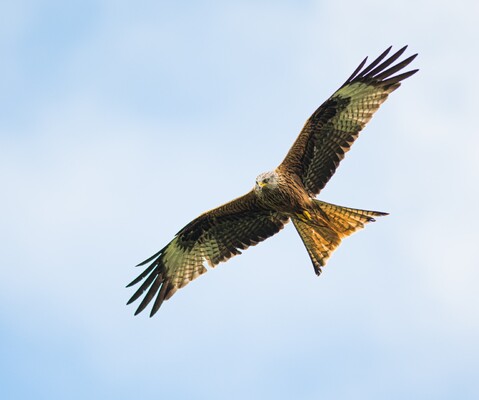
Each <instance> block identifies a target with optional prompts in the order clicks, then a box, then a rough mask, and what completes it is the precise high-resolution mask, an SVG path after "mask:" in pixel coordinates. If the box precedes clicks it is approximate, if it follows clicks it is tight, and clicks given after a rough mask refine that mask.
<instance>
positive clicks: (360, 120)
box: [279, 46, 417, 196]
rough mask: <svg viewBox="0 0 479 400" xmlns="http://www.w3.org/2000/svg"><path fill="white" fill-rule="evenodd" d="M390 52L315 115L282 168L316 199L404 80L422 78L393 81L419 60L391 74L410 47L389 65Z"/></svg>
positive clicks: (357, 75)
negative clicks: (296, 178) (297, 178)
mask: <svg viewBox="0 0 479 400" xmlns="http://www.w3.org/2000/svg"><path fill="white" fill-rule="evenodd" d="M390 49H391V48H388V49H387V50H386V51H385V52H383V53H382V54H381V55H380V56H379V57H378V58H377V59H376V60H374V61H373V62H372V63H371V64H370V65H369V66H367V67H366V68H365V69H364V70H362V68H363V66H364V65H365V63H366V60H364V61H363V62H362V63H361V64H360V65H359V67H358V68H357V69H356V70H355V71H354V73H353V74H352V75H351V76H350V77H349V79H348V80H347V81H346V82H345V83H344V84H343V85H342V86H341V87H340V88H339V89H338V90H337V91H336V92H335V93H334V94H333V95H332V96H331V97H330V98H329V99H328V100H326V102H324V103H323V104H322V105H321V106H320V107H319V108H318V109H317V110H316V111H315V112H314V113H313V115H312V116H311V117H310V118H309V119H308V120H307V121H306V124H305V125H304V127H303V129H302V130H301V132H300V134H299V136H298V138H297V139H296V141H295V143H294V144H293V146H292V147H291V149H290V151H289V152H288V154H287V155H286V158H285V159H284V161H283V162H282V164H281V165H280V167H279V168H280V169H283V170H285V171H288V172H289V173H293V174H297V175H299V176H300V177H301V179H302V182H303V185H304V187H305V188H306V190H307V191H308V193H309V194H310V195H311V196H314V195H317V194H318V193H319V192H320V191H321V190H322V189H323V188H324V186H325V185H326V183H327V182H328V181H329V179H330V178H331V177H332V176H333V174H334V172H335V171H336V169H337V167H338V166H339V163H340V162H341V160H342V159H343V158H344V155H345V153H346V152H347V151H349V149H350V148H351V145H352V144H353V143H354V141H355V140H356V139H357V138H358V136H359V133H360V132H361V130H362V129H363V128H364V126H365V125H366V124H367V123H368V122H369V120H370V119H371V118H372V116H373V114H374V113H375V112H376V111H377V110H378V108H379V106H380V105H381V104H382V103H383V102H384V101H385V100H386V99H387V97H388V95H389V94H390V93H391V92H393V91H394V90H396V89H397V88H398V87H399V86H400V84H401V81H402V80H404V79H406V78H408V77H410V76H411V75H413V74H414V73H416V72H417V70H412V71H408V72H405V73H402V74H400V75H396V76H392V75H394V74H395V73H396V72H399V71H400V70H402V69H403V68H405V67H406V66H407V65H409V63H411V61H412V60H413V59H414V58H415V57H416V54H415V55H413V56H411V57H408V58H407V59H405V60H404V61H402V62H400V63H398V64H396V65H393V66H392V67H391V68H389V69H387V68H388V67H389V66H390V65H391V64H393V63H394V62H395V61H396V60H397V59H398V58H399V57H400V56H401V55H402V54H403V53H404V51H405V50H406V46H405V47H403V48H402V49H400V50H399V51H398V52H396V53H395V54H393V55H392V56H391V57H389V58H387V59H386V60H385V61H383V59H384V58H385V57H386V56H387V54H388V53H389V51H390ZM381 61H382V62H381Z"/></svg>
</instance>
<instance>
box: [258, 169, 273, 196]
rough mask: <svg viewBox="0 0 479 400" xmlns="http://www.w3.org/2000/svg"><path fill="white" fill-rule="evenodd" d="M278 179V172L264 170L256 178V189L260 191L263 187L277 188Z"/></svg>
mask: <svg viewBox="0 0 479 400" xmlns="http://www.w3.org/2000/svg"><path fill="white" fill-rule="evenodd" d="M278 180H279V178H278V174H277V173H276V172H275V171H269V172H263V173H262V174H259V175H258V177H257V178H256V184H255V186H254V190H256V191H257V192H260V191H261V190H263V189H276V188H277V187H278Z"/></svg>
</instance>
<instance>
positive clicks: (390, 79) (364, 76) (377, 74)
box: [343, 45, 418, 88]
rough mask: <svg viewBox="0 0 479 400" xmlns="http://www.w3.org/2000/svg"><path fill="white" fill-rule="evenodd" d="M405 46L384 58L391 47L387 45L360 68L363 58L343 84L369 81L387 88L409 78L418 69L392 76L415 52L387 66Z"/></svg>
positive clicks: (401, 52)
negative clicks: (369, 62)
mask: <svg viewBox="0 0 479 400" xmlns="http://www.w3.org/2000/svg"><path fill="white" fill-rule="evenodd" d="M407 47H408V46H407V45H406V46H403V47H401V48H400V49H399V50H398V51H396V52H395V53H394V54H393V55H391V56H390V57H388V58H386V59H385V57H386V56H387V55H388V54H389V52H390V51H391V49H392V46H389V47H388V48H387V49H386V50H385V51H383V52H382V53H381V54H380V55H379V57H377V58H376V59H375V60H374V61H373V62H371V64H369V65H368V66H366V68H364V69H363V70H361V69H362V68H363V67H364V65H365V60H363V62H362V63H361V64H360V65H359V67H358V68H356V70H355V71H354V73H353V74H352V75H351V76H350V77H349V78H348V80H347V81H346V82H345V84H344V85H346V84H349V83H352V82H370V83H377V84H379V83H381V84H383V85H384V86H387V87H388V88H389V87H393V86H395V85H396V84H398V83H399V82H400V81H402V80H404V79H406V78H409V77H410V76H411V75H414V74H415V73H416V72H417V71H418V69H415V70H412V71H407V72H404V73H402V74H399V75H395V76H392V75H394V74H395V73H396V72H398V71H400V70H402V69H403V68H405V67H406V66H407V65H409V64H410V63H411V62H412V61H413V60H414V59H415V58H416V57H417V53H416V54H413V55H412V56H409V57H408V58H406V59H405V60H403V61H401V62H399V63H397V64H395V65H393V66H392V67H390V68H388V67H389V66H390V65H391V64H393V63H394V62H395V61H396V60H397V59H399V57H401V56H402V55H403V53H404V52H405V51H406V49H407ZM384 59H385V60H384ZM383 60H384V61H383ZM344 85H343V86H344ZM396 87H397V86H395V87H394V88H396Z"/></svg>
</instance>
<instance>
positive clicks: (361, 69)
mask: <svg viewBox="0 0 479 400" xmlns="http://www.w3.org/2000/svg"><path fill="white" fill-rule="evenodd" d="M406 47H407V46H405V47H403V48H402V49H400V50H399V51H397V52H396V53H394V54H393V55H391V56H390V57H387V56H388V54H389V52H390V50H391V47H389V48H388V49H387V50H386V51H384V52H383V53H382V54H381V55H380V56H379V57H378V58H376V59H375V60H374V61H373V62H372V63H370V64H369V65H367V66H365V65H366V61H367V57H366V58H365V59H364V60H363V62H362V63H361V64H360V65H359V66H358V67H357V68H356V70H355V71H354V72H353V73H352V74H351V76H350V77H349V78H348V79H347V80H346V82H345V83H344V84H343V85H342V86H341V87H340V88H339V89H338V90H337V91H336V92H335V93H333V95H332V96H331V97H330V98H329V99H328V100H326V101H325V102H324V103H323V104H322V105H321V106H320V107H319V108H318V109H317V110H316V111H315V112H314V113H313V115H311V117H310V118H309V119H308V120H307V121H306V123H305V125H304V127H303V129H302V130H301V132H300V134H299V136H298V138H297V139H296V141H295V142H294V143H293V146H292V147H291V149H290V150H289V152H288V154H287V155H286V157H285V159H284V160H283V162H282V163H281V164H280V165H279V166H278V167H277V168H276V169H275V170H273V171H270V172H265V173H262V174H260V175H259V176H258V177H257V178H256V183H255V185H254V187H253V189H252V190H251V191H250V192H248V193H246V194H245V195H243V196H241V197H238V198H237V199H235V200H232V201H230V202H229V203H226V204H223V205H222V206H220V207H217V208H215V209H213V210H210V211H207V212H205V213H203V214H201V215H200V216H199V217H198V218H196V219H194V220H193V221H191V222H190V223H189V224H187V225H186V226H185V227H184V228H182V229H181V230H180V231H179V232H178V233H177V234H176V235H175V237H174V238H173V240H171V242H170V243H168V244H167V245H166V246H165V247H163V248H162V249H161V250H160V251H159V252H157V253H156V254H154V255H153V256H151V257H150V258H148V259H147V260H145V261H143V262H142V263H141V264H139V265H138V266H144V265H147V264H149V265H148V266H147V267H146V269H145V270H144V271H143V272H142V273H141V274H140V275H139V276H138V277H137V278H136V279H134V280H133V281H132V282H131V283H130V284H129V285H128V286H127V287H130V286H134V285H136V284H138V283H140V282H141V281H142V280H143V279H145V278H146V279H145V281H144V282H143V283H142V284H141V286H140V287H139V288H138V290H137V291H136V292H135V293H134V294H133V296H132V297H131V298H130V300H129V301H128V303H127V304H130V303H132V302H134V301H135V300H137V299H138V298H140V297H141V296H142V295H143V294H144V293H145V292H146V294H145V296H144V297H143V300H142V301H141V303H140V305H139V306H138V308H137V310H136V312H135V315H137V314H138V313H140V312H141V311H143V310H144V309H145V307H146V306H147V305H148V304H149V303H150V302H151V301H152V300H153V299H154V303H153V307H152V309H151V313H150V317H152V316H153V315H154V314H155V313H156V312H157V311H158V309H159V308H160V306H161V305H162V304H163V301H165V300H168V299H169V298H170V297H171V296H173V294H175V293H176V291H177V290H178V289H180V288H182V287H184V286H186V285H187V284H188V283H189V282H191V281H192V280H193V279H196V278H197V277H198V276H200V275H202V274H204V273H205V272H206V271H207V269H206V268H205V266H204V263H205V261H206V262H207V263H208V265H209V266H210V267H215V266H216V265H217V264H219V263H220V262H223V261H226V260H228V259H230V258H231V257H233V256H235V255H237V254H241V250H245V249H246V248H248V247H249V246H254V245H256V244H257V243H259V242H261V241H263V240H265V239H267V238H268V237H270V236H273V235H274V234H275V233H278V232H279V231H280V230H281V229H282V228H283V227H284V225H285V224H286V223H288V222H289V221H290V220H291V221H292V222H293V225H294V227H295V228H296V230H297V231H298V234H299V236H300V237H301V239H302V241H303V243H304V246H305V247H306V250H307V252H308V254H309V257H310V258H311V261H312V263H313V267H314V271H315V273H316V275H319V274H320V273H321V268H322V267H324V266H325V265H326V261H327V260H328V258H329V256H330V255H331V253H332V252H333V251H334V250H335V249H336V248H337V247H338V246H339V244H340V243H341V240H342V239H343V238H345V237H347V236H349V235H351V234H352V233H353V232H355V231H357V230H359V229H361V228H363V227H364V225H365V224H367V223H368V222H373V221H374V217H379V216H383V215H387V213H383V212H378V211H367V210H359V209H354V208H348V207H342V206H338V205H334V204H330V203H326V202H324V201H321V200H317V199H316V198H315V197H316V196H317V195H318V194H319V193H320V192H321V190H322V189H323V188H324V186H325V185H326V183H327V182H328V181H329V179H330V178H331V177H332V176H333V174H334V172H335V171H336V168H337V167H338V165H339V163H340V161H341V160H342V159H343V158H344V155H345V153H346V152H347V151H349V149H350V147H351V145H352V144H353V142H354V141H355V140H356V138H357V137H358V135H359V132H361V130H362V129H363V128H364V126H365V125H366V124H367V123H368V122H369V120H370V119H371V118H372V116H373V114H374V113H375V112H376V111H377V110H378V108H379V106H380V105H381V104H382V103H383V102H384V101H385V100H386V99H387V97H388V95H389V94H390V93H392V92H393V91H394V90H396V89H397V88H398V87H399V86H400V85H401V81H403V80H404V79H406V78H409V77H410V76H411V75H413V74H415V73H416V72H417V71H418V70H417V69H414V70H410V71H406V72H401V73H399V74H398V72H400V71H402V70H403V69H404V68H405V67H406V66H407V65H409V64H410V63H411V61H412V60H414V58H415V57H416V56H417V54H414V55H412V56H410V57H408V58H406V59H404V60H403V61H400V62H397V63H396V61H397V60H398V59H399V58H400V57H401V56H402V54H403V53H404V51H405V50H406Z"/></svg>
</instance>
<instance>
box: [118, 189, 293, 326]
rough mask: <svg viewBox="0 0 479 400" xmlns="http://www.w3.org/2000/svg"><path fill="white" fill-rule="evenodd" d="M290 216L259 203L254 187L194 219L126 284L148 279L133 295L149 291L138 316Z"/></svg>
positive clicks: (265, 235)
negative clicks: (151, 304)
mask: <svg viewBox="0 0 479 400" xmlns="http://www.w3.org/2000/svg"><path fill="white" fill-rule="evenodd" d="M288 219H289V218H288V217H286V216H284V215H282V214H280V213H277V212H274V211H271V210H267V209H265V208H263V207H261V206H260V205H259V204H258V202H257V197H256V195H255V193H254V192H253V191H251V192H249V193H247V194H246V195H244V196H242V197H239V198H237V199H235V200H233V201H231V202H229V203H226V204H224V205H222V206H220V207H218V208H215V209H213V210H211V211H208V212H206V213H204V214H202V215H200V216H199V217H198V218H196V219H194V220H193V221H191V222H190V223H189V224H188V225H186V226H185V227H184V228H183V229H181V231H179V232H178V233H177V234H176V236H175V237H174V239H173V240H172V241H171V242H170V243H169V244H168V245H167V246H166V247H164V248H163V249H162V250H160V251H159V252H158V253H156V254H155V255H153V256H152V257H150V258H149V259H147V260H145V261H144V262H142V263H141V264H139V265H138V266H143V265H145V264H148V263H149V262H151V264H150V265H149V266H148V267H147V268H146V269H145V270H144V271H143V272H142V273H141V274H140V275H139V276H138V277H137V278H136V279H135V280H134V281H133V282H131V283H130V284H129V285H128V286H127V287H130V286H133V285H136V284H137V283H139V282H140V281H141V280H143V279H144V278H146V280H145V281H144V282H143V284H142V285H141V286H140V288H139V289H138V290H137V291H136V292H135V294H134V295H133V296H132V297H131V298H130V300H129V301H128V304H130V303H132V302H134V301H135V300H137V299H138V298H139V297H140V296H141V295H142V294H143V293H144V292H145V291H146V290H148V292H147V293H146V295H145V297H144V298H143V300H142V302H141V303H140V305H139V307H138V309H137V310H136V312H135V315H136V314H138V313H140V312H141V311H142V310H143V309H144V308H145V307H146V306H147V305H148V304H149V303H150V302H151V300H153V298H154V297H155V296H156V299H155V302H154V304H153V308H152V310H151V314H150V317H151V316H153V315H154V314H155V313H156V312H157V311H158V309H159V308H160V306H161V304H162V303H163V301H164V300H168V299H169V298H170V297H171V296H173V294H174V293H175V292H176V291H177V290H178V289H180V288H182V287H184V286H186V285H187V284H188V283H189V282H191V281H192V280H193V279H195V278H197V277H198V276H200V275H201V274H203V273H205V272H206V271H207V270H206V268H205V267H204V265H203V264H204V262H205V261H206V262H207V263H208V264H209V265H210V266H211V267H214V266H215V265H217V264H219V263H220V262H222V261H226V260H228V259H229V258H231V257H233V256H235V255H237V254H241V250H244V249H246V248H248V247H249V246H254V245H255V244H257V243H259V242H261V241H263V240H265V239H266V238H268V237H270V236H273V235H274V234H275V233H277V232H279V231H280V230H281V229H282V228H283V226H284V224H286V223H287V222H288Z"/></svg>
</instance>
